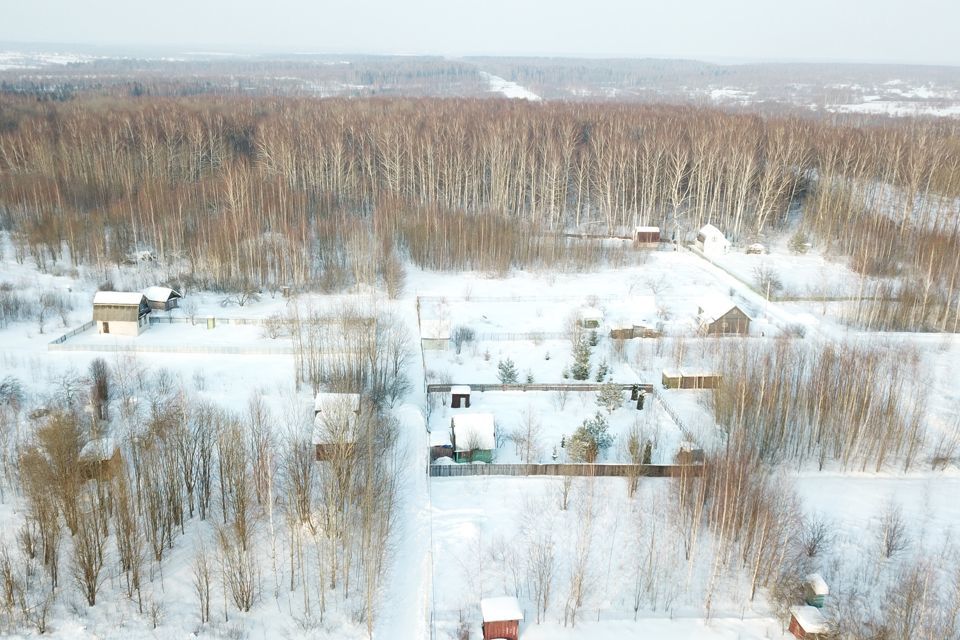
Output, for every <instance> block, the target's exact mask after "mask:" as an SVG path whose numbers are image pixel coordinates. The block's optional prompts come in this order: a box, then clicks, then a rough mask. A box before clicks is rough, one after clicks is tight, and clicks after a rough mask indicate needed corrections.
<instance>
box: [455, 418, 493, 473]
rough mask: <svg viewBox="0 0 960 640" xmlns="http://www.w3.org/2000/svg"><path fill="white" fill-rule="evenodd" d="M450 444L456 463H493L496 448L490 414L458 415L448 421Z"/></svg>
mask: <svg viewBox="0 0 960 640" xmlns="http://www.w3.org/2000/svg"><path fill="white" fill-rule="evenodd" d="M450 442H451V444H453V456H454V460H456V461H457V462H493V450H494V449H496V448H497V438H496V426H495V421H494V419H493V414H492V413H460V414H457V415H455V416H453V418H451V420H450Z"/></svg>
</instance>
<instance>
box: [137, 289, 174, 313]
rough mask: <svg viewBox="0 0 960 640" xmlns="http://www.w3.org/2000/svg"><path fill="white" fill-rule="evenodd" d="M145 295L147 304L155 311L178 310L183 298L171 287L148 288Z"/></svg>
mask: <svg viewBox="0 0 960 640" xmlns="http://www.w3.org/2000/svg"><path fill="white" fill-rule="evenodd" d="M143 295H144V296H145V297H146V298H147V304H148V305H150V308H151V309H153V310H154V311H170V310H171V309H176V308H177V306H178V305H179V302H180V298H182V297H183V296H182V295H180V293H179V292H177V291H174V290H173V289H171V288H170V287H147V289H146V291H144V292H143Z"/></svg>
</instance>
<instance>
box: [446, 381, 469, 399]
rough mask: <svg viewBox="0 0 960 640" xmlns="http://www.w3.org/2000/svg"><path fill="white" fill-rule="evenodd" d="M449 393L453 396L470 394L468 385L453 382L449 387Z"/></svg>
mask: <svg viewBox="0 0 960 640" xmlns="http://www.w3.org/2000/svg"><path fill="white" fill-rule="evenodd" d="M450 393H451V394H452V395H455V396H465V395H470V386H469V385H465V384H455V385H453V386H452V387H450Z"/></svg>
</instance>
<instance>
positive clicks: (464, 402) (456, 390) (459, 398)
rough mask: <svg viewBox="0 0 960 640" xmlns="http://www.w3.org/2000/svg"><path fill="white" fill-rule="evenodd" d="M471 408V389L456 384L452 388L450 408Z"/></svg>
mask: <svg viewBox="0 0 960 640" xmlns="http://www.w3.org/2000/svg"><path fill="white" fill-rule="evenodd" d="M461 407H462V408H464V409H469V408H470V387H469V386H468V385H465V384H455V385H453V386H452V387H450V408H451V409H460V408H461Z"/></svg>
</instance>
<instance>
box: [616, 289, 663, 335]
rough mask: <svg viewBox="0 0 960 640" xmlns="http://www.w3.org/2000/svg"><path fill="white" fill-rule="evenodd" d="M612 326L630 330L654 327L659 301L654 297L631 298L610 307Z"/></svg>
mask: <svg viewBox="0 0 960 640" xmlns="http://www.w3.org/2000/svg"><path fill="white" fill-rule="evenodd" d="M607 315H608V316H609V323H610V326H611V327H613V328H615V329H620V328H627V329H630V328H632V327H634V326H636V325H653V324H656V321H657V299H656V298H655V297H654V296H630V297H629V298H626V299H625V300H623V301H621V302H617V303H613V304H611V305H608V308H607Z"/></svg>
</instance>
